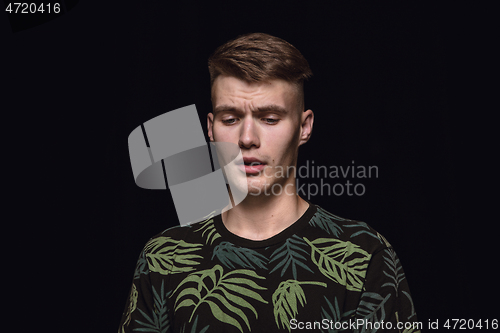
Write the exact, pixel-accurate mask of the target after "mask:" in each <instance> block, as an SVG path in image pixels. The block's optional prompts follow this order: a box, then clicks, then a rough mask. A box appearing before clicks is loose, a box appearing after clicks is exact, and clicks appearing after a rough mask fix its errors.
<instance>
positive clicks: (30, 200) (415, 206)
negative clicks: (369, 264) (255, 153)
mask: <svg viewBox="0 0 500 333" xmlns="http://www.w3.org/2000/svg"><path fill="white" fill-rule="evenodd" d="M450 16H452V14H451V13H450V11H449V8H448V7H447V6H444V5H442V6H437V5H428V4H423V3H420V2H415V3H407V2H405V3H396V2H391V3H389V2H383V3H360V2H315V3H313V4H306V3H305V2H303V3H293V2H275V3H267V4H265V5H262V6H260V5H256V4H254V3H245V5H238V6H236V5H234V3H226V4H222V3H220V4H219V3H198V2H196V3H195V2H183V3H178V4H176V5H172V4H171V3H169V2H167V1H141V2H129V3H124V2H120V3H112V2H107V3H106V4H103V3H101V4H99V5H96V4H91V3H89V2H86V1H82V2H80V3H78V5H76V6H75V7H74V8H73V9H72V10H71V11H69V12H68V13H66V14H65V15H62V16H60V17H58V18H56V19H54V20H52V21H49V22H47V23H45V24H41V25H38V26H35V27H32V28H30V29H25V30H22V31H18V32H16V33H13V32H12V31H11V30H10V27H9V22H8V20H5V21H4V23H2V26H1V27H0V28H1V29H2V34H3V35H2V38H3V39H4V40H6V46H7V47H5V48H4V51H3V56H2V57H3V59H4V60H3V62H4V69H5V70H6V75H5V80H4V82H6V85H5V87H4V89H3V96H4V97H5V98H2V99H3V100H5V101H6V102H5V104H4V105H5V109H4V110H5V111H4V113H5V114H6V117H7V118H6V122H5V123H4V126H5V127H6V131H5V132H4V133H7V137H8V138H9V140H10V141H4V142H15V145H7V146H6V147H5V152H6V154H7V155H6V156H10V159H9V160H10V161H26V160H28V161H29V163H22V164H20V163H17V164H16V163H5V164H8V165H7V167H12V165H13V164H14V165H15V166H14V167H12V168H13V169H15V172H16V173H18V174H21V175H22V177H20V178H22V181H23V183H22V184H26V186H24V187H22V188H21V189H19V186H18V187H17V189H16V190H12V197H13V198H14V200H13V202H14V203H15V205H13V206H12V207H13V208H14V209H15V211H16V216H17V217H16V219H15V221H16V225H18V226H20V227H21V229H22V235H25V236H26V237H27V238H26V239H27V240H29V242H31V244H36V246H35V245H33V246H32V247H28V252H29V253H30V256H32V257H34V258H35V259H36V260H35V261H34V262H33V263H32V264H31V266H30V269H29V274H28V282H26V283H30V282H29V281H32V280H31V279H44V281H45V280H47V281H49V283H48V284H47V285H46V286H45V287H44V288H43V290H41V289H40V288H34V289H36V290H33V293H36V295H44V297H46V296H47V295H50V299H53V300H54V302H55V303H54V304H55V305H54V306H52V307H48V308H47V309H46V310H47V314H46V315H45V314H44V315H43V316H42V318H44V319H43V321H42V322H43V323H44V325H48V326H50V327H52V328H53V329H55V330H57V329H58V327H57V325H53V323H58V322H64V323H66V324H65V325H62V327H61V328H62V329H63V330H65V329H67V328H71V331H72V332H80V331H82V332H83V331H86V332H87V331H89V330H90V331H92V332H107V331H109V330H111V331H114V330H116V329H117V328H118V324H119V320H120V316H121V313H122V311H123V309H124V306H125V302H126V298H127V295H128V292H129V288H130V284H131V281H132V276H133V271H134V268H135V262H136V260H137V257H138V255H139V252H140V251H141V249H142V247H143V245H144V244H145V243H146V242H147V240H148V239H149V238H150V237H151V236H153V235H155V234H157V233H159V232H161V231H162V230H164V229H166V228H168V227H170V226H173V225H176V224H177V222H176V220H175V219H176V213H175V208H174V206H173V201H172V199H171V197H170V193H169V191H151V190H143V189H141V188H139V187H137V186H136V185H135V184H134V180H133V176H132V170H131V167H130V161H129V157H128V147H127V138H128V135H129V133H130V132H131V131H132V130H133V129H134V128H136V127H137V126H139V125H140V124H141V123H143V122H145V121H147V120H149V119H151V118H153V117H155V116H158V115H160V114H163V113H165V112H167V111H170V110H174V109H176V108H179V107H183V106H186V105H189V104H193V103H194V104H196V106H197V109H198V113H199V115H200V121H201V123H202V126H203V127H206V114H207V113H208V112H209V111H210V108H211V104H210V94H209V77H208V70H207V68H206V62H207V58H208V56H209V55H210V53H211V52H213V50H214V49H215V48H216V47H217V46H219V45H221V44H222V43H224V42H225V41H227V40H229V39H231V38H234V37H236V36H238V35H240V34H243V33H249V32H265V33H269V34H272V35H276V36H278V37H281V38H283V39H285V40H287V41H289V42H290V43H292V44H293V45H295V46H296V47H297V48H298V49H299V50H300V51H301V52H302V53H303V54H304V56H305V57H306V59H308V61H309V64H310V66H311V68H312V71H313V73H314V76H313V78H312V79H311V80H310V81H309V82H307V83H306V86H305V91H306V107H307V108H311V109H312V110H313V111H314V112H315V124H314V130H313V136H312V138H311V140H310V142H309V143H307V144H306V145H305V146H304V147H302V148H301V149H300V154H299V155H300V157H299V165H303V164H304V163H306V161H310V162H311V161H313V160H314V163H315V164H316V165H326V166H330V165H336V166H341V165H342V166H347V165H351V164H352V161H354V162H355V165H364V166H371V165H375V166H377V167H378V171H379V172H378V177H376V178H375V177H373V178H371V179H361V180H360V179H357V180H356V179H355V180H353V181H354V182H362V183H363V184H364V185H365V187H366V192H365V194H364V195H362V196H356V195H353V196H348V195H346V194H344V195H342V196H335V195H323V196H319V195H317V196H312V197H311V198H310V200H311V201H312V202H314V203H316V204H319V205H320V206H322V207H324V208H325V209H327V210H329V211H331V212H333V213H334V214H337V215H339V216H342V217H347V218H352V219H357V220H361V221H365V222H367V223H369V224H370V225H371V226H373V227H374V228H375V229H376V230H378V231H379V232H380V233H381V234H383V235H384V236H385V237H386V238H387V239H388V240H389V241H390V242H391V243H392V245H393V246H394V247H395V249H396V251H397V253H398V255H399V257H400V259H401V261H402V264H403V267H404V269H405V272H406V275H407V278H408V281H409V285H410V288H411V291H412V295H413V299H414V303H415V307H416V311H417V314H418V318H419V321H421V322H423V323H424V328H426V327H427V323H428V321H429V320H431V321H435V320H436V319H439V320H440V321H441V323H442V322H444V320H446V319H448V318H465V319H469V318H472V319H476V320H477V319H483V320H484V319H490V320H491V319H494V318H498V313H497V312H496V311H494V310H496V309H494V307H493V306H490V304H491V301H489V300H490V299H492V298H494V297H493V296H492V293H493V292H496V291H495V289H494V288H493V286H492V284H493V282H492V279H494V278H493V277H492V276H494V275H495V274H494V272H495V271H494V266H493V265H492V264H491V261H492V260H493V258H494V255H493V252H492V251H491V249H492V248H493V243H492V242H491V241H490V239H491V236H490V237H488V236H487V235H486V234H487V233H488V229H489V228H490V227H489V224H488V223H489V222H488V221H487V220H486V222H482V221H484V220H478V221H477V222H476V221H475V220H473V219H471V218H470V216H469V215H464V206H463V202H467V204H466V205H467V206H468V208H471V207H472V208H474V207H475V205H476V203H477V202H476V201H475V200H478V199H477V196H476V193H471V192H469V191H467V190H464V189H463V187H462V185H461V184H463V183H462V177H461V171H460V169H459V168H460V166H461V161H462V158H463V155H462V154H463V152H462V151H461V149H462V145H461V141H460V138H461V137H462V134H463V133H462V132H461V131H460V130H459V129H458V126H457V122H458V121H457V117H459V116H458V115H457V112H456V109H453V111H452V107H451V104H452V103H454V102H455V101H454V100H453V98H452V97H450V86H451V84H450V81H451V80H453V79H454V78H455V75H456V73H455V72H454V71H455V67H454V62H453V61H452V60H451V59H452V57H451V55H450V50H449V45H450V43H451V40H453V38H454V34H455V33H454V32H455V30H454V29H455V26H454V25H453V23H452V20H451V18H450ZM10 174H14V173H9V175H10ZM8 178H9V177H8ZM7 180H9V179H7ZM313 181H317V180H313ZM21 207H22V208H21ZM482 225H483V226H484V228H483V229H481V230H479V229H477V228H478V227H479V226H482ZM21 266H22V267H21V268H20V269H19V270H20V271H23V269H24V270H26V267H25V266H24V265H21ZM54 276H57V278H54ZM67 312H69V314H68V315H66V313H67ZM62 313H65V315H62ZM65 318H67V319H65ZM49 319H50V320H49ZM68 325H69V326H68ZM424 331H427V330H424Z"/></svg>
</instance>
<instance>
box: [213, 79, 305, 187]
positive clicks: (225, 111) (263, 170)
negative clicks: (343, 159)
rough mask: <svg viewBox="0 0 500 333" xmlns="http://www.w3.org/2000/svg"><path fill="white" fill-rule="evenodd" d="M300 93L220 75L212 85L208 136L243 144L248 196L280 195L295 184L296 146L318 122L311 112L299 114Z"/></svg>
mask: <svg viewBox="0 0 500 333" xmlns="http://www.w3.org/2000/svg"><path fill="white" fill-rule="evenodd" d="M297 94H298V92H297V87H296V86H295V85H293V84H291V83H289V82H286V81H283V80H271V81H267V82H258V83H249V82H246V81H242V80H240V79H237V78H235V77H232V76H222V75H221V76H218V77H217V78H216V79H215V81H214V84H213V86H212V106H213V113H210V114H208V135H209V137H210V141H215V142H231V143H235V144H238V145H239V147H240V149H241V152H242V155H243V159H244V161H245V165H241V166H239V168H240V170H241V172H242V173H243V174H246V177H247V184H248V192H249V194H250V195H259V194H264V193H268V194H271V193H273V192H274V193H273V194H276V193H281V192H284V191H285V185H287V184H288V183H290V182H291V183H293V181H294V177H293V169H292V168H290V169H289V168H288V167H289V166H293V167H295V166H296V164H297V153H298V147H299V146H300V145H302V144H304V143H305V142H307V140H308V139H309V137H310V134H311V130H312V125H313V120H314V118H313V117H314V116H313V113H312V111H311V110H307V111H306V112H304V110H303V109H302V110H300V109H299V107H300V106H299V105H301V103H299V101H298V98H297V96H298V95H297ZM252 164H253V165H252ZM287 170H290V171H289V174H287ZM274 184H279V185H275V186H273V185H274ZM280 187H281V188H280ZM271 190H273V191H271ZM280 190H281V192H280ZM288 192H290V190H289V191H288Z"/></svg>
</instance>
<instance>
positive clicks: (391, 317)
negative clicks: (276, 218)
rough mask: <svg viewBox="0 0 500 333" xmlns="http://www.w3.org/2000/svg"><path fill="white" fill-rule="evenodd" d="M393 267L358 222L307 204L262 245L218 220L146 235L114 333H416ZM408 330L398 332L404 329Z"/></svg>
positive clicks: (393, 260)
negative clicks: (295, 216)
mask: <svg viewBox="0 0 500 333" xmlns="http://www.w3.org/2000/svg"><path fill="white" fill-rule="evenodd" d="M419 328H420V327H418V322H417V319H416V313H415V309H414V307H413V302H412V299H411V295H410V291H409V288H408V284H407V281H406V278H405V275H404V273H403V269H402V266H401V263H400V261H399V259H398V257H397V256H396V253H395V252H394V249H393V248H392V247H391V245H390V244H389V243H388V242H387V240H386V239H385V238H384V237H383V236H382V235H380V234H379V233H378V232H376V231H375V230H374V229H372V228H371V227H370V226H368V225H367V224H366V223H364V222H358V221H353V220H348V219H343V218H340V217H338V216H336V215H333V214H331V213H328V212H327V211H325V210H324V209H322V208H321V207H319V206H316V205H313V204H310V206H309V208H308V209H307V211H306V212H305V213H304V214H303V215H302V216H301V217H300V218H299V219H298V220H297V221H296V222H295V223H293V224H292V225H291V226H289V227H288V228H287V229H285V230H283V231H282V232H280V233H279V234H277V235H275V236H273V237H271V238H269V239H266V240H262V241H254V240H249V239H245V238H242V237H239V236H237V235H234V234H233V233H231V232H230V231H228V230H227V229H226V228H225V226H224V224H223V223H222V219H221V216H220V215H216V216H213V215H211V216H209V217H208V218H206V219H205V220H204V221H203V222H199V223H196V224H192V225H190V226H178V227H173V228H170V229H167V230H165V231H164V232H162V233H160V234H159V235H157V236H155V237H153V238H152V239H151V240H150V241H149V242H148V243H147V244H146V245H145V247H144V250H143V251H142V253H141V255H140V257H139V260H138V263H137V267H136V271H135V274H134V279H133V284H132V289H131V292H130V296H129V299H128V302H127V306H126V308H125V312H124V313H123V317H122V321H121V324H120V327H119V332H162V333H166V332H217V333H220V332H251V331H252V332H259V333H261V332H273V333H274V332H291V331H297V332H305V331H316V332H339V331H340V332H403V331H404V332H406V333H409V332H418V330H419ZM405 329H406V330H405Z"/></svg>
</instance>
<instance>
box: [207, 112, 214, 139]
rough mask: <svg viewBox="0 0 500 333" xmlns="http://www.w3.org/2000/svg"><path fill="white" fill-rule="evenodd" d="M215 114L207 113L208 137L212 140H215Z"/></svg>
mask: <svg viewBox="0 0 500 333" xmlns="http://www.w3.org/2000/svg"><path fill="white" fill-rule="evenodd" d="M213 129H214V115H213V114H212V113H209V114H208V115H207V130H208V137H209V138H210V142H214V133H213Z"/></svg>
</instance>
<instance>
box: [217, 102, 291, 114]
mask: <svg viewBox="0 0 500 333" xmlns="http://www.w3.org/2000/svg"><path fill="white" fill-rule="evenodd" d="M223 111H226V112H243V111H242V110H241V109H239V108H237V107H234V106H231V105H226V104H223V105H219V106H217V107H216V108H215V109H214V114H216V113H218V112H223ZM270 111H272V112H277V113H282V114H287V113H288V111H287V110H286V109H285V108H284V107H282V106H279V105H276V104H268V105H263V106H259V107H257V110H255V111H254V112H270Z"/></svg>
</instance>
